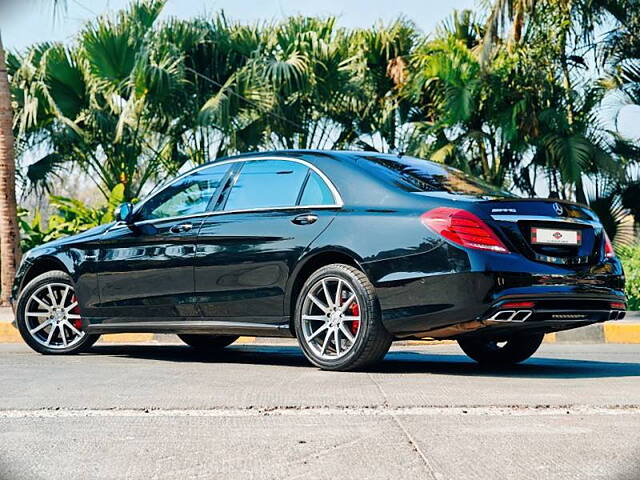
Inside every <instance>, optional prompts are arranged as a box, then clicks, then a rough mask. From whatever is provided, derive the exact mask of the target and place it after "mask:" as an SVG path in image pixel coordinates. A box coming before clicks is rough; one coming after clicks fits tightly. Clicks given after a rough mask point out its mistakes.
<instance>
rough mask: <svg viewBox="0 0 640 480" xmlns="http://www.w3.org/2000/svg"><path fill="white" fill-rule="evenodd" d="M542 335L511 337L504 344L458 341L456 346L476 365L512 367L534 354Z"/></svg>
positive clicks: (495, 341)
mask: <svg viewBox="0 0 640 480" xmlns="http://www.w3.org/2000/svg"><path fill="white" fill-rule="evenodd" d="M543 339H544V334H542V333H540V334H534V335H526V336H517V337H511V338H509V339H507V340H506V341H504V342H500V341H498V340H487V339H474V338H469V339H460V340H458V344H459V345H460V348H461V349H462V351H463V352H464V353H466V354H467V355H468V356H469V357H471V358H472V359H473V360H475V361H476V362H478V363H483V364H491V365H512V364H515V363H520V362H524V361H525V360H526V359H527V358H529V357H530V356H531V355H533V354H534V353H536V351H537V350H538V348H539V347H540V344H541V343H542V340H543Z"/></svg>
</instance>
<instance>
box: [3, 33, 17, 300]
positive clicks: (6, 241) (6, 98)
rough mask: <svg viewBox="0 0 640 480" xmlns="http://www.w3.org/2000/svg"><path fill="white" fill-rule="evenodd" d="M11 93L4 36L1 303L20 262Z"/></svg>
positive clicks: (7, 294)
mask: <svg viewBox="0 0 640 480" xmlns="http://www.w3.org/2000/svg"><path fill="white" fill-rule="evenodd" d="M13 148H14V139H13V111H12V109H11V92H10V90H9V77H8V75H7V64H6V61H5V55H4V47H3V46H2V37H0V304H7V303H8V300H9V296H10V294H11V286H12V284H13V278H14V276H15V274H16V267H17V263H18V259H19V244H20V241H19V232H18V218H17V208H16V166H15V158H14V150H13Z"/></svg>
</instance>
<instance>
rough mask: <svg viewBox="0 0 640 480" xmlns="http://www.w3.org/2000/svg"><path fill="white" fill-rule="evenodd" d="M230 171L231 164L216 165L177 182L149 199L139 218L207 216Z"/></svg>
mask: <svg viewBox="0 0 640 480" xmlns="http://www.w3.org/2000/svg"><path fill="white" fill-rule="evenodd" d="M228 169H229V165H228V164H227V165H218V166H213V167H209V168H205V169H202V170H198V171H197V172H194V173H193V174H191V175H188V176H186V177H184V178H183V179H181V180H178V181H177V182H175V183H173V184H171V185H170V186H169V187H167V188H165V189H164V190H161V191H160V192H158V194H157V195H155V196H154V197H152V198H151V199H149V200H148V201H147V202H146V203H145V204H144V205H143V206H142V209H141V210H140V212H139V214H138V218H140V220H151V219H156V218H168V217H182V216H187V215H197V214H199V213H204V212H205V211H206V209H207V205H209V202H210V201H211V198H212V197H213V195H214V193H215V192H216V190H217V189H218V187H219V186H220V182H221V181H222V179H223V178H224V176H225V173H227V170H228Z"/></svg>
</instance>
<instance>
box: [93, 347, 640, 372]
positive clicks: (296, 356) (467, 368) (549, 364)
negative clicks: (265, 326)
mask: <svg viewBox="0 0 640 480" xmlns="http://www.w3.org/2000/svg"><path fill="white" fill-rule="evenodd" d="M91 354H97V355H111V356H117V357H121V358H127V357H128V358H137V359H153V360H160V361H167V362H202V363H233V364H248V365H251V364H253V365H274V366H286V367H305V368H314V367H312V366H311V365H310V364H309V363H308V362H307V360H306V359H305V358H304V356H303V355H302V352H301V351H300V349H299V348H297V347H293V346H280V345H277V346H275V345H273V346H272V345H234V346H231V347H228V348H226V349H224V350H222V351H220V352H213V353H203V352H199V351H196V350H194V349H192V348H190V347H187V346H182V345H105V344H102V345H96V346H94V347H93V348H92V349H91V351H90V352H89V353H88V355H91ZM368 371H369V372H372V373H389V374H398V373H402V374H421V373H422V374H424V373H428V374H432V375H433V374H435V375H465V376H482V377H487V376H490V377H511V378H607V377H640V361H639V362H606V361H594V360H571V359H559V358H545V357H544V354H540V356H538V357H534V358H531V359H529V360H528V361H526V362H524V363H522V364H519V365H514V366H508V367H488V366H482V365H478V364H476V363H475V362H473V361H472V360H470V359H469V358H468V357H466V356H465V355H456V354H451V353H425V352H415V351H391V352H389V353H388V354H387V356H386V357H385V358H384V361H383V362H381V363H379V364H378V365H376V366H375V367H374V368H372V369H369V370H368Z"/></svg>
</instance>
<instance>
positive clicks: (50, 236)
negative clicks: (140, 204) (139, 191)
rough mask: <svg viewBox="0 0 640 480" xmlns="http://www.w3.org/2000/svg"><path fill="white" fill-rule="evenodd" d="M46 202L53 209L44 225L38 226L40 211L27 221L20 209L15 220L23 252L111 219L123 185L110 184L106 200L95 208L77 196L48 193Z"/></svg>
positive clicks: (119, 201) (40, 223)
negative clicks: (110, 188) (112, 185)
mask: <svg viewBox="0 0 640 480" xmlns="http://www.w3.org/2000/svg"><path fill="white" fill-rule="evenodd" d="M49 199H50V206H51V207H52V208H53V209H55V212H56V213H54V214H52V215H50V216H49V219H48V221H47V225H46V228H43V227H42V214H41V213H40V212H39V211H36V212H35V215H34V216H33V218H32V219H31V220H30V221H29V220H28V218H27V217H28V215H29V212H28V211H27V210H25V209H20V211H19V212H18V222H19V224H20V230H21V245H20V246H21V248H22V251H23V252H26V251H28V250H30V249H32V248H33V247H36V246H38V245H41V244H43V243H46V242H50V241H52V240H56V239H58V238H61V237H65V236H67V235H74V234H76V233H79V232H82V231H85V230H88V229H90V228H93V227H97V226H98V225H102V224H104V223H109V222H112V221H113V220H114V216H113V215H114V211H115V209H116V207H117V206H118V205H120V204H121V203H122V202H123V200H124V185H122V184H119V185H116V186H115V187H114V189H113V190H112V191H111V193H110V195H109V199H108V202H107V203H106V204H105V205H103V206H101V207H98V208H92V207H89V206H87V205H85V204H84V203H82V202H81V201H79V200H75V199H72V198H66V197H61V196H55V195H51V196H50V197H49Z"/></svg>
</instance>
